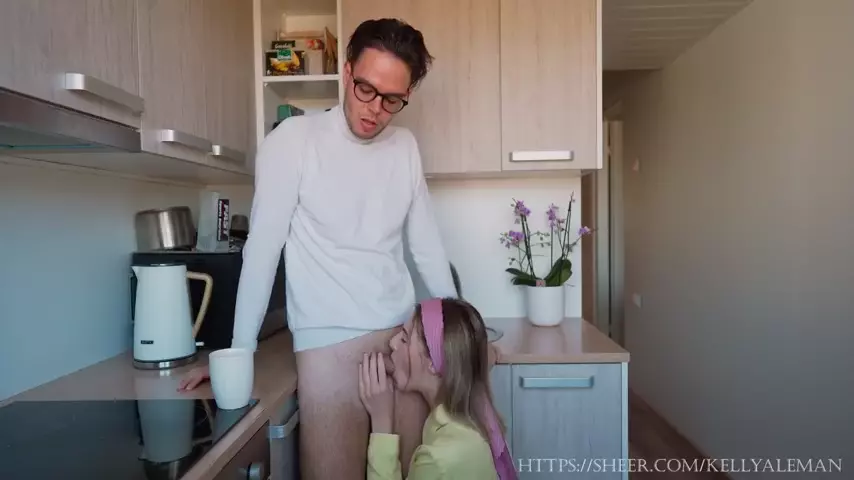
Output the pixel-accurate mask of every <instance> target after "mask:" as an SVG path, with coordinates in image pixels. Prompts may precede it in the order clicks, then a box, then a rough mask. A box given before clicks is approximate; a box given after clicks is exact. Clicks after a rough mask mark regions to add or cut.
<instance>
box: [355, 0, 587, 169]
mask: <svg viewBox="0 0 854 480" xmlns="http://www.w3.org/2000/svg"><path fill="white" fill-rule="evenodd" d="M437 2H438V3H437ZM342 10H343V12H342V14H343V22H342V24H343V32H344V35H343V36H342V37H343V40H344V42H345V44H346V40H347V39H348V38H349V36H350V34H351V33H352V32H353V30H355V28H356V26H358V24H359V23H360V22H362V21H364V20H367V19H371V18H380V17H397V18H401V19H403V20H405V21H406V22H407V23H409V24H411V25H412V26H414V27H415V28H417V29H419V30H421V31H422V33H424V38H425V42H426V44H427V48H428V49H429V50H430V52H431V53H432V54H433V56H434V57H435V60H434V63H433V69H432V71H431V72H430V73H428V74H427V77H426V79H425V80H424V82H423V84H422V85H421V86H420V87H419V88H418V89H417V90H416V91H415V92H414V94H413V96H412V99H411V103H410V105H409V106H407V107H406V109H404V110H403V112H401V113H400V114H399V115H398V117H397V118H396V119H395V120H394V123H396V124H398V125H402V126H406V127H408V128H410V129H411V130H412V131H413V133H414V134H415V136H416V138H417V139H418V141H419V146H420V148H421V153H422V157H423V162H424V171H425V173H426V174H428V175H431V174H432V175H439V176H440V175H444V174H475V175H477V174H490V173H495V172H501V171H504V172H513V171H536V170H578V171H582V170H588V169H598V168H601V167H602V150H601V144H602V142H601V138H602V113H601V105H602V100H601V97H602V94H601V58H600V57H601V49H600V43H601V0H572V1H566V0H463V1H451V0H343V5H342Z"/></svg>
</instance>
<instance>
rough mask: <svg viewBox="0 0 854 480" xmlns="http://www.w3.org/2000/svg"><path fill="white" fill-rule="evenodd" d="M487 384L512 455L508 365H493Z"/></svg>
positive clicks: (510, 380) (511, 406) (510, 390)
mask: <svg viewBox="0 0 854 480" xmlns="http://www.w3.org/2000/svg"><path fill="white" fill-rule="evenodd" d="M489 383H490V387H492V402H493V403H494V404H495V409H496V410H498V415H500V416H501V420H503V421H504V426H505V427H506V428H507V432H506V436H505V438H506V440H507V444H508V445H509V446H510V452H511V453H513V381H512V379H511V371H510V365H495V366H494V367H492V371H491V372H489Z"/></svg>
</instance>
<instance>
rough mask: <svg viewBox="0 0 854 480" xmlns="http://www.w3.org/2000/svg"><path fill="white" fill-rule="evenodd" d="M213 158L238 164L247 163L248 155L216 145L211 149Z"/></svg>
mask: <svg viewBox="0 0 854 480" xmlns="http://www.w3.org/2000/svg"><path fill="white" fill-rule="evenodd" d="M211 156H213V157H218V158H224V159H226V160H233V161H235V162H237V163H245V162H246V155H244V153H243V152H241V151H238V150H234V149H233V148H228V147H225V146H222V145H214V146H213V147H211Z"/></svg>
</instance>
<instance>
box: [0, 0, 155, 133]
mask: <svg viewBox="0 0 854 480" xmlns="http://www.w3.org/2000/svg"><path fill="white" fill-rule="evenodd" d="M135 12H136V0H63V1H54V2H36V1H33V0H3V2H2V6H0V45H2V47H0V87H5V88H8V89H10V90H14V91H17V92H20V93H23V94H26V95H30V96H32V97H36V98H40V99H43V100H47V101H50V102H54V103H57V104H59V105H63V106H65V107H69V108H73V109H76V110H80V111H83V112H86V113H90V114H92V115H96V116H99V117H103V118H107V119H109V120H114V121H117V122H120V123H124V124H126V125H131V126H135V127H138V126H139V125H140V115H141V113H142V111H143V110H144V102H143V99H142V98H141V95H140V90H139V57H138V54H137V40H136V39H137V29H136V18H135Z"/></svg>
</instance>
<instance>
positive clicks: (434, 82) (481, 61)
mask: <svg viewBox="0 0 854 480" xmlns="http://www.w3.org/2000/svg"><path fill="white" fill-rule="evenodd" d="M342 8H343V22H342V24H343V30H344V37H343V38H345V39H349V38H350V35H351V34H352V33H353V31H354V30H355V29H356V27H357V26H358V25H359V24H360V23H361V22H362V21H364V20H366V19H370V18H382V17H396V18H401V19H403V20H405V21H407V22H408V23H410V24H412V25H413V26H414V27H415V28H417V29H419V30H420V31H421V32H422V33H423V34H424V38H425V42H426V44H427V48H428V50H429V51H430V53H431V54H432V55H433V56H434V57H435V60H434V62H433V68H432V70H431V71H430V72H429V73H428V74H427V77H425V79H424V80H423V82H422V83H421V84H420V85H419V86H418V88H417V90H416V91H415V92H414V94H413V95H412V97H411V101H410V103H409V105H408V106H407V107H406V108H404V109H403V111H401V112H400V114H398V116H397V118H395V120H394V123H395V124H397V125H401V126H405V127H408V128H409V129H410V130H412V131H413V133H414V134H415V136H416V138H417V140H418V144H419V147H420V150H421V156H422V159H423V164H424V171H425V173H428V174H459V173H490V172H498V171H500V170H501V162H500V156H501V103H500V102H501V86H500V84H499V81H500V73H501V71H500V67H499V66H500V65H501V54H500V50H499V38H500V37H499V32H498V28H499V5H498V2H496V1H493V0H489V1H482V0H462V1H460V0H430V1H427V0H346V1H345V4H344V5H343V7H342Z"/></svg>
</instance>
